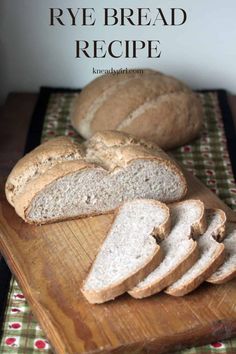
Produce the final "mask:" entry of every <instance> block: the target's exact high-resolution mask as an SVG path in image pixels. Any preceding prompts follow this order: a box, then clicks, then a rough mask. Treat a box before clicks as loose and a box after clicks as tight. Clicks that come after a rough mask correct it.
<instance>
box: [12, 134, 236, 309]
mask: <svg viewBox="0 0 236 354" xmlns="http://www.w3.org/2000/svg"><path fill="white" fill-rule="evenodd" d="M186 192H187V183H186V180H185V177H184V175H183V173H182V171H181V168H180V167H179V166H178V164H177V163H176V162H175V161H173V160H172V159H171V158H170V157H169V156H168V155H167V154H166V153H164V152H163V151H162V150H161V149H160V148H159V147H158V146H156V145H155V144H153V143H150V142H148V141H144V140H138V139H136V138H135V137H133V136H130V135H128V134H124V133H121V132H115V131H103V132H100V133H96V134H95V135H94V136H93V137H92V138H90V139H89V140H87V141H85V142H84V143H82V144H77V143H74V142H72V141H71V140H70V139H68V138H66V137H59V138H56V139H53V140H50V141H48V142H46V143H44V144H42V145H40V146H39V147H37V148H36V149H35V150H33V151H32V152H30V153H29V154H27V155H26V156H24V157H23V158H22V159H21V160H20V161H19V162H18V163H17V164H16V166H15V167H14V168H13V170H12V172H11V173H10V175H9V177H8V179H7V182H6V197H7V199H8V201H9V203H10V204H11V205H12V206H13V207H14V208H15V210H16V212H17V214H18V215H19V216H20V217H21V218H23V219H24V220H25V221H26V222H28V223H34V224H44V223H49V222H55V221H62V220H66V219H70V218H76V217H86V216H91V215H95V214H96V215H97V214H102V213H107V212H111V211H114V210H116V212H115V218H114V221H113V223H112V226H111V228H110V231H109V232H108V235H107V237H106V239H105V242H104V244H103V245H102V246H101V249H100V251H99V253H98V255H97V257H96V259H95V261H94V263H93V265H92V268H91V270H90V272H89V274H88V276H87V279H86V280H85V282H84V284H83V288H82V292H83V294H84V296H85V297H86V298H87V299H88V301H89V302H91V303H102V302H105V301H108V300H111V299H114V298H115V297H117V296H118V295H121V294H123V293H125V292H128V293H129V294H130V295H131V296H132V297H134V298H144V297H147V296H150V295H153V294H156V293H158V292H160V291H162V290H164V291H165V292H166V293H168V294H170V295H174V296H180V295H185V294H187V293H189V292H191V291H192V290H194V289H195V288H196V287H198V286H199V285H200V284H201V283H202V282H203V281H208V282H211V283H216V284H218V283H223V282H225V281H227V280H229V279H231V278H233V277H234V276H235V275H236V229H235V225H234V224H227V225H226V216H225V213H224V212H223V211H222V210H218V209H212V210H211V209H210V210H205V208H204V205H203V203H202V202H201V201H199V200H184V201H180V200H183V199H184V198H186ZM164 203H169V204H168V206H167V205H166V204H164Z"/></svg>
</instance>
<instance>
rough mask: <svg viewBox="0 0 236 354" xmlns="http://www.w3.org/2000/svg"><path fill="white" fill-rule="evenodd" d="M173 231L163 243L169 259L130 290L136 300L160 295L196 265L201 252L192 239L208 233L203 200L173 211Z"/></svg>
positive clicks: (180, 206)
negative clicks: (205, 232)
mask: <svg viewBox="0 0 236 354" xmlns="http://www.w3.org/2000/svg"><path fill="white" fill-rule="evenodd" d="M170 211H171V223H172V229H171V232H170V234H169V235H168V237H167V238H166V239H165V240H163V241H162V242H161V247H162V249H163V251H164V254H165V257H164V259H163V261H162V262H161V263H160V265H159V266H158V267H157V268H156V269H155V270H154V271H153V272H151V273H150V274H149V275H148V276H147V277H146V278H144V279H143V280H142V281H141V282H140V283H139V284H138V285H137V286H135V287H134V288H133V289H131V290H129V294H130V295H131V296H133V297H135V298H143V297H147V296H150V295H153V294H156V293H158V292H160V291H161V290H163V289H165V288H166V287H167V286H168V285H170V284H172V283H173V282H174V281H176V280H177V279H178V278H180V277H181V276H182V275H183V274H184V273H185V272H186V271H187V270H188V269H189V268H191V266H192V265H193V264H194V263H195V262H196V260H197V258H198V256H199V251H198V246H197V242H196V241H194V240H193V239H192V238H191V236H198V235H200V234H202V233H203V232H204V231H205V229H206V219H205V210H204V205H203V203H202V202H201V201H199V200H187V201H184V202H180V203H176V204H174V205H173V206H171V207H170Z"/></svg>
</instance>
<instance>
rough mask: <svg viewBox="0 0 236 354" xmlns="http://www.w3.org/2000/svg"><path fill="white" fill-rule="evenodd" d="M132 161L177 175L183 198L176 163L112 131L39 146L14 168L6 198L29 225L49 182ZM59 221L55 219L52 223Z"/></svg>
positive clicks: (144, 143) (150, 145)
mask: <svg viewBox="0 0 236 354" xmlns="http://www.w3.org/2000/svg"><path fill="white" fill-rule="evenodd" d="M54 149H55V152H54ZM135 160H149V161H156V163H158V164H159V165H160V166H161V165H164V166H165V167H167V168H168V169H169V170H171V171H172V172H173V173H174V174H175V175H178V176H179V178H180V183H181V187H182V190H183V192H182V196H181V198H183V197H184V196H185V194H186V192H187V183H186V180H185V178H184V176H183V173H182V172H181V170H180V168H179V167H178V165H177V163H175V162H174V161H173V160H171V158H170V157H169V156H168V155H167V154H165V153H164V152H163V151H162V150H161V149H160V148H159V147H158V146H156V145H155V144H153V143H150V142H148V141H143V140H141V141H139V140H138V139H136V138H135V137H133V136H130V135H128V134H124V133H119V132H111V131H106V132H102V133H97V134H96V135H95V136H94V137H93V138H91V139H90V140H89V141H87V142H85V143H84V144H75V143H72V142H71V141H70V139H69V138H66V137H61V138H56V139H53V140H51V141H49V142H47V143H45V144H42V145H40V146H39V147H38V148H36V149H35V150H33V151H32V152H31V153H29V154H28V155H26V156H25V157H24V158H23V159H22V160H20V161H19V162H18V163H17V164H16V166H15V167H14V168H13V170H12V172H11V174H10V175H9V177H8V180H7V183H6V195H7V197H8V199H9V201H10V202H11V204H12V205H13V206H14V207H15V209H16V212H17V213H18V215H20V216H21V217H22V218H23V219H24V220H25V221H27V222H31V221H30V220H29V219H28V218H27V215H28V213H29V211H30V208H31V204H32V201H33V199H34V198H35V197H36V196H37V195H38V193H40V192H41V191H43V190H44V188H45V187H47V186H49V185H50V184H51V183H54V182H55V181H57V180H58V179H60V178H63V177H64V176H66V175H68V174H72V173H75V172H78V171H82V170H84V169H86V168H89V169H90V168H100V169H103V170H104V171H105V173H113V172H114V173H116V172H117V171H118V170H119V169H124V168H125V167H126V166H128V165H129V164H131V163H132V162H133V161H135ZM48 161H49V163H48ZM12 186H13V188H12ZM167 201H172V202H173V201H175V198H173V197H172V196H170V200H167ZM97 214H98V213H97ZM90 215H91V214H90ZM81 216H87V215H79V217H81ZM66 219H68V218H66ZM60 220H65V218H63V217H62V218H60ZM60 220H58V219H54V220H53V222H54V221H60ZM47 222H50V220H48V221H47ZM35 223H36V224H37V222H35ZM38 223H39V224H42V223H43V222H42V221H39V222H38Z"/></svg>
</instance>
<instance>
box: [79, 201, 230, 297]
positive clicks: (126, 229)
mask: <svg viewBox="0 0 236 354" xmlns="http://www.w3.org/2000/svg"><path fill="white" fill-rule="evenodd" d="M235 276H236V225H234V224H230V223H229V224H226V215H225V213H224V212H223V211H222V210H220V209H205V208H204V205H203V203H202V202H201V201H200V200H191V199H189V200H185V201H182V202H178V203H174V204H171V206H169V208H168V207H167V206H166V205H165V204H163V203H160V202H157V201H153V200H147V199H146V200H145V199H137V200H133V201H131V202H126V203H125V204H123V205H122V207H120V208H119V209H118V211H117V212H116V216H115V218H114V221H113V223H112V226H111V228H110V230H109V232H108V235H107V237H106V239H105V241H104V243H103V245H102V246H101V249H100V251H99V253H98V255H97V257H96V259H95V261H94V263H93V265H92V267H91V270H90V272H89V274H88V276H87V278H86V280H85V282H84V284H83V288H82V292H83V294H84V296H85V297H86V298H87V300H88V301H89V302H91V303H103V302H105V301H108V300H111V299H114V298H115V297H117V296H118V295H121V294H123V293H125V292H128V293H129V294H130V295H131V296H132V297H134V298H137V299H141V298H145V297H147V296H151V295H154V294H157V293H159V292H160V291H165V292H166V293H167V294H170V295H173V296H182V295H186V294H188V293H190V292H191V291H193V290H194V289H196V288H197V287H198V286H199V285H200V284H201V283H203V282H204V281H207V282H210V283H214V284H221V283H224V282H226V281H228V280H230V279H232V278H233V277H235Z"/></svg>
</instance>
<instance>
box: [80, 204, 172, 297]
mask: <svg viewBox="0 0 236 354" xmlns="http://www.w3.org/2000/svg"><path fill="white" fill-rule="evenodd" d="M169 229H170V214H169V209H168V207H167V206H166V205H164V204H162V203H159V202H157V201H153V200H144V199H143V200H134V201H132V202H127V203H125V204H124V205H123V206H121V208H120V209H118V211H117V214H116V216H115V218H114V222H113V223H112V226H111V229H110V231H109V232H108V235H107V237H106V239H105V241H104V243H103V245H102V247H101V249H100V251H99V253H98V255H97V257H96V259H95V261H94V263H93V265H92V268H91V270H90V272H89V274H88V276H87V278H86V280H85V282H84V285H83V288H82V292H83V294H84V296H85V297H86V298H87V300H88V301H89V302H90V303H102V302H105V301H108V300H111V299H114V298H115V297H116V296H118V295H121V294H123V293H124V292H126V291H127V290H129V289H130V288H132V287H133V286H134V285H136V284H137V283H138V282H139V281H140V280H141V279H143V278H144V277H145V276H146V275H147V274H149V273H150V272H151V271H152V270H153V269H155V268H156V266H157V265H158V264H159V263H160V262H161V260H162V258H163V255H162V252H161V248H160V246H159V245H158V243H157V240H156V239H155V236H157V237H158V238H163V237H164V236H165V235H167V234H168V232H169Z"/></svg>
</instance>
